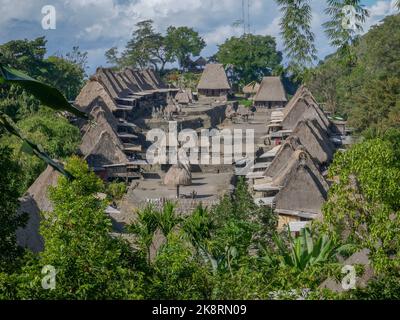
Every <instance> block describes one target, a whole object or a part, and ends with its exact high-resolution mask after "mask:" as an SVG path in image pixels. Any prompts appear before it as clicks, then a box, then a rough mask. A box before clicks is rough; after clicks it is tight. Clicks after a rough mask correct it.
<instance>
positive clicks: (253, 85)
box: [242, 81, 260, 95]
mask: <svg viewBox="0 0 400 320" xmlns="http://www.w3.org/2000/svg"><path fill="white" fill-rule="evenodd" d="M259 89H260V84H259V83H258V82H257V81H252V82H250V83H249V84H247V85H245V86H244V87H243V90H242V91H243V93H245V94H250V95H252V94H256V93H257V92H258V90H259Z"/></svg>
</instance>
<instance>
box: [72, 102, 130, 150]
mask: <svg viewBox="0 0 400 320" xmlns="http://www.w3.org/2000/svg"><path fill="white" fill-rule="evenodd" d="M93 117H94V123H90V124H89V125H88V126H87V130H86V132H85V134H84V135H83V137H82V142H81V145H80V147H79V150H80V152H81V153H82V154H83V155H85V156H87V155H88V154H89V153H90V152H91V151H92V149H93V148H94V146H95V145H96V144H97V143H101V141H100V140H99V138H100V137H101V136H102V134H103V132H107V133H108V136H109V137H110V139H111V140H112V142H113V145H114V146H115V147H118V148H120V149H121V150H123V148H124V146H123V143H122V142H121V140H120V138H119V137H118V134H117V132H116V128H114V127H113V123H112V122H111V123H110V122H109V121H108V119H107V118H106V114H105V112H104V111H103V110H101V109H96V110H95V112H94V113H93Z"/></svg>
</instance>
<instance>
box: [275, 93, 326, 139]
mask: <svg viewBox="0 0 400 320" xmlns="http://www.w3.org/2000/svg"><path fill="white" fill-rule="evenodd" d="M298 92H299V94H296V95H295V96H294V97H293V99H291V101H290V103H289V104H288V105H287V106H286V108H285V109H284V117H283V119H282V122H281V126H282V129H283V130H293V129H294V128H295V127H296V126H297V124H298V123H299V121H301V120H314V119H315V120H317V121H318V123H319V125H320V126H321V127H322V128H323V129H324V130H325V131H327V132H328V131H329V130H330V126H331V124H330V121H329V119H328V118H327V116H326V115H325V114H324V112H323V111H322V109H321V108H320V107H319V106H318V104H317V103H316V101H315V99H314V97H313V96H312V94H311V93H310V92H309V91H308V89H307V88H305V87H302V88H301V89H299V90H298Z"/></svg>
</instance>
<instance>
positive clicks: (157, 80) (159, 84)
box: [146, 69, 168, 89]
mask: <svg viewBox="0 0 400 320" xmlns="http://www.w3.org/2000/svg"><path fill="white" fill-rule="evenodd" d="M146 72H147V74H148V75H149V76H150V77H151V79H153V82H154V83H155V84H156V86H157V88H159V89H167V88H168V87H167V85H166V84H165V83H164V81H163V80H162V79H161V78H160V76H159V75H158V73H157V72H155V71H154V70H153V69H147V70H146Z"/></svg>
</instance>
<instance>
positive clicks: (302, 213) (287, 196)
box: [275, 161, 328, 219]
mask: <svg viewBox="0 0 400 320" xmlns="http://www.w3.org/2000/svg"><path fill="white" fill-rule="evenodd" d="M310 163H312V162H309V161H308V162H305V161H301V163H300V164H299V165H298V166H297V167H295V169H293V170H292V171H291V172H290V174H289V176H288V178H287V181H286V184H285V186H284V187H283V188H282V189H281V190H280V191H279V193H278V195H277V196H276V197H275V203H276V205H275V211H276V212H277V213H279V214H285V215H292V216H298V217H302V218H310V219H315V218H318V217H319V216H320V215H321V207H322V205H323V204H324V202H325V201H326V199H327V194H328V187H327V183H326V181H325V180H324V178H323V177H322V175H321V174H320V173H319V171H318V170H317V169H316V168H315V167H314V168H313V166H312V165H310Z"/></svg>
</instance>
